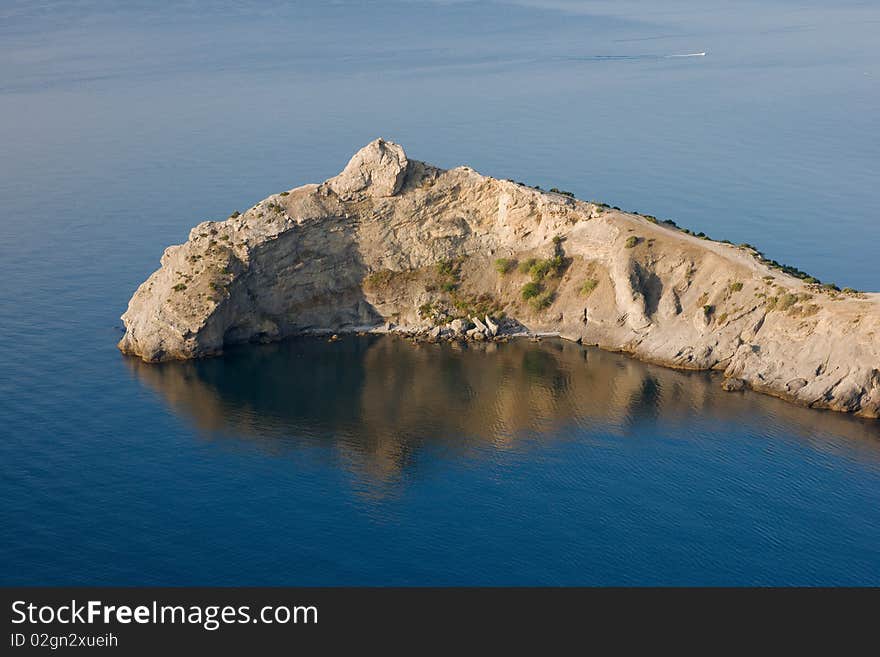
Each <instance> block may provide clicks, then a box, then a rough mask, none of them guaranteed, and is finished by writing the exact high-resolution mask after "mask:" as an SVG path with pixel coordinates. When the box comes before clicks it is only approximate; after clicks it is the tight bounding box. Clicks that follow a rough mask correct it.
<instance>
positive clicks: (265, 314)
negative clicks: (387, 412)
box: [119, 139, 880, 418]
mask: <svg viewBox="0 0 880 657" xmlns="http://www.w3.org/2000/svg"><path fill="white" fill-rule="evenodd" d="M161 262H162V266H161V267H160V269H159V270H157V271H156V272H155V273H153V274H152V275H151V276H150V277H149V279H148V280H147V281H145V282H144V283H143V284H142V285H141V286H140V287H139V288H138V290H137V291H136V292H135V294H134V296H133V297H132V299H131V301H130V303H129V307H128V310H127V311H126V312H125V314H124V315H123V316H122V319H123V322H124V324H125V327H126V333H125V336H124V337H123V338H122V340H121V341H120V343H119V348H120V349H121V350H122V351H123V352H124V353H126V354H130V355H133V356H137V357H139V358H141V359H142V360H144V361H147V362H158V361H163V360H174V359H188V358H198V357H203V356H210V355H217V354H220V353H222V352H223V349H224V347H225V346H226V345H231V344H237V343H242V342H271V341H276V340H281V339H284V338H285V337H288V336H293V335H302V334H321V335H328V336H329V339H333V338H332V336H333V335H334V334H336V335H339V334H342V333H352V332H361V331H370V332H395V333H400V334H403V335H406V336H407V337H408V338H409V339H411V340H413V341H415V342H426V341H444V340H456V341H462V340H467V341H503V340H507V339H510V338H511V337H527V336H540V335H554V336H559V337H561V338H565V339H568V340H573V341H576V342H579V343H582V344H585V345H595V346H599V347H601V348H602V349H606V350H609V351H617V352H623V353H627V354H630V355H632V356H634V357H636V358H639V359H642V360H645V361H649V362H652V363H656V364H661V365H665V366H668V367H673V368H678V369H693V370H710V369H711V370H718V371H721V372H723V374H724V381H723V384H722V385H723V387H724V389H726V390H743V389H753V390H756V391H759V392H763V393H767V394H771V395H774V396H777V397H782V398H784V399H788V400H790V401H793V402H795V403H798V404H801V405H805V406H810V407H815V408H827V409H832V410H838V411H846V412H851V413H855V414H857V415H860V416H863V417H871V418H876V417H878V416H880V296H878V295H877V294H872V293H863V292H859V291H856V290H850V289H848V288H845V289H843V290H840V289H838V288H837V286H834V285H830V284H822V283H820V282H819V281H818V280H816V279H815V278H812V277H810V276H809V275H807V274H806V273H804V272H801V271H800V270H798V269H797V268H794V267H788V266H785V265H780V264H779V263H777V262H775V261H772V260H768V259H766V258H764V256H763V254H761V253H760V252H759V251H757V250H756V249H755V248H754V247H752V246H751V245H748V244H740V245H734V244H730V243H726V242H717V241H714V240H711V239H709V238H708V237H707V236H705V235H703V234H702V233H696V234H694V233H693V232H691V231H689V230H685V229H681V228H679V227H677V226H676V225H675V223H674V222H671V221H665V222H664V221H660V220H658V219H656V218H655V217H652V216H650V215H640V214H637V213H628V212H623V211H621V210H619V209H617V208H610V207H609V206H607V205H606V204H603V203H597V202H594V201H581V200H579V199H576V198H574V196H573V195H572V194H569V193H567V192H563V191H560V190H556V189H553V190H550V191H545V190H541V189H538V188H532V187H528V186H526V185H524V184H522V183H517V182H514V181H509V180H498V179H495V178H491V177H488V176H483V175H481V174H479V173H477V172H476V171H474V170H473V169H470V168H469V167H457V168H455V169H449V170H443V169H439V168H437V167H433V166H431V165H429V164H426V163H424V162H418V161H415V160H409V159H408V158H407V156H406V154H405V153H404V151H403V148H401V147H400V146H399V145H397V144H394V143H392V142H388V141H385V140H381V139H379V140H376V141H374V142H371V143H370V144H368V145H367V146H366V147H364V148H363V149H361V150H360V151H358V153H356V154H355V155H354V157H352V159H351V161H350V162H349V163H348V165H347V166H346V167H345V169H344V170H343V171H342V173H340V174H339V175H338V176H335V177H333V178H330V179H329V180H327V181H325V182H324V183H321V184H311V185H304V186H302V187H297V188H294V189H291V190H289V191H285V192H281V193H279V194H275V195H273V196H270V197H269V198H267V199H264V200H263V201H261V202H259V203H257V204H256V205H254V206H253V207H251V208H249V209H247V210H246V211H245V212H241V213H239V212H234V213H233V214H232V215H230V217H229V218H228V219H225V220H223V221H207V222H203V223H201V224H199V225H198V226H196V227H195V228H193V230H192V231H191V232H190V235H189V239H188V241H187V242H186V243H185V244H182V245H177V246H172V247H169V248H168V249H166V250H165V253H164V254H163V256H162V261H161Z"/></svg>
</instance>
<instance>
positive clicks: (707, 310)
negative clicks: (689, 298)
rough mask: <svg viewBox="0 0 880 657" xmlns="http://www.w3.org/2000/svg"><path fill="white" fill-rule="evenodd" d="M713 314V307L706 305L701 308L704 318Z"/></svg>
mask: <svg viewBox="0 0 880 657" xmlns="http://www.w3.org/2000/svg"><path fill="white" fill-rule="evenodd" d="M714 312H715V306H712V305H709V304H706V305H705V306H703V314H704V315H706V317H708V316H709V315H711V314H712V313H714Z"/></svg>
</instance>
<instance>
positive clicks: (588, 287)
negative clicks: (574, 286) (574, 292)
mask: <svg viewBox="0 0 880 657" xmlns="http://www.w3.org/2000/svg"><path fill="white" fill-rule="evenodd" d="M597 285H599V281H597V280H596V279H595V278H588V279H587V280H585V281H584V282H583V284H582V285H581V289H580V293H581V295H582V296H585V297H586V296H589V295H590V294H591V293H592V292H593V290H595V289H596V286H597Z"/></svg>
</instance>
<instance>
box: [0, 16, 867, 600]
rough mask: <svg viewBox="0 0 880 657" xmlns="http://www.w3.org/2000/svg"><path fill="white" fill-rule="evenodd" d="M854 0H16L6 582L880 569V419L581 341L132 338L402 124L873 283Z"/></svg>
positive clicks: (556, 182) (823, 576)
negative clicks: (146, 359) (275, 206)
mask: <svg viewBox="0 0 880 657" xmlns="http://www.w3.org/2000/svg"><path fill="white" fill-rule="evenodd" d="M827 4H828V3H819V2H811V1H809V0H804V1H799V2H795V1H794V0H791V1H789V0H774V1H772V2H762V3H757V2H756V3H737V4H736V5H735V6H734V5H731V4H730V3H725V2H720V1H718V2H715V1H710V2H699V3H698V2H694V1H693V0H673V1H672V2H664V3H650V4H648V3H636V2H615V3H610V2H598V1H596V2H586V3H575V2H566V1H565V0H558V1H557V2H537V1H536V2H522V3H517V4H510V3H504V2H498V3H477V2H474V3H466V2H465V3H432V2H399V3H393V2H373V3H363V2H339V3H318V2H314V3H312V2H308V3H306V2H303V3H292V4H291V3H280V2H261V3H256V2H206V1H204V0H197V1H195V2H190V3H186V4H185V5H182V6H181V7H178V8H175V9H173V10H172V9H168V8H165V7H164V6H162V5H157V4H156V3H147V2H141V3H124V6H123V5H120V4H119V3H113V2H109V1H105V0H92V1H79V2H76V1H69V2H62V1H58V2H45V3H34V2H25V1H24V0H11V1H10V2H5V3H3V5H2V6H0V145H2V150H3V155H4V157H2V158H0V201H2V205H3V213H2V217H0V275H2V280H3V286H2V288H0V526H2V527H3V529H4V531H3V533H2V537H0V583H39V584H49V583H67V582H79V583H95V584H99V583H106V584H137V583H164V584H188V583H204V584H221V583H226V584H244V583H252V584H261V583H267V584H296V583H313V584H345V583H377V584H383V583H406V584H415V583H424V584H432V583H434V584H447V583H460V584H499V583H502V584H505V583H520V584H536V583H553V584H556V583H606V584H621V583H645V584H649V583H715V584H717V583H725V584H726V583H761V584H764V583H803V584H813V583H825V584H828V583H873V584H878V583H880V575H878V572H880V552H878V548H877V545H880V541H878V539H880V511H878V509H880V503H878V502H880V500H878V490H880V487H878V484H880V459H878V453H880V426H878V425H877V423H872V422H866V421H859V420H856V419H854V418H848V417H844V416H841V415H837V414H832V413H822V412H814V411H808V410H805V409H800V408H796V407H793V406H790V405H788V404H784V403H782V402H779V401H777V400H774V399H770V398H765V397H759V396H757V395H753V394H724V393H721V392H720V391H719V389H718V385H717V383H718V382H717V380H715V379H713V377H712V376H711V375H705V374H683V373H677V372H670V371H666V370H662V369H658V368H654V367H650V366H647V365H644V364H641V363H637V362H634V361H631V360H628V359H626V358H624V357H621V356H616V355H612V354H605V353H602V352H598V351H595V350H582V349H581V348H579V347H577V346H575V345H571V344H564V343H556V342H544V343H541V344H532V343H528V342H522V343H510V344H506V345H500V346H499V347H498V348H497V350H495V351H494V352H491V353H490V352H487V351H484V350H482V349H467V350H465V351H457V350H455V349H453V348H452V347H449V346H444V347H420V348H414V347H412V346H411V345H409V344H408V343H405V342H401V341H396V340H393V339H378V338H362V339H357V338H347V339H345V340H343V341H342V342H341V343H338V344H334V345H328V344H326V343H323V342H321V341H292V342H289V343H285V344H282V345H275V346H265V347H253V348H244V349H238V350H235V351H234V352H232V353H230V354H229V355H228V356H226V357H224V358H222V359H214V360H209V361H204V362H200V363H184V364H169V365H163V366H159V367H150V366H144V365H142V364H139V363H137V362H134V361H130V360H128V359H124V358H122V357H121V356H120V355H119V354H118V352H117V351H116V350H115V347H114V344H115V342H116V340H118V338H119V337H120V333H119V320H118V316H119V315H120V314H121V312H122V311H123V310H124V307H125V304H126V302H127V300H128V298H129V296H130V294H131V292H132V291H133V290H134V288H135V287H136V285H137V284H138V283H139V282H140V281H142V280H143V279H144V278H145V277H146V276H147V275H148V274H149V273H150V271H152V270H153V269H154V268H155V267H156V266H157V265H158V257H159V255H160V254H161V252H162V249H163V248H164V247H165V246H167V245H168V244H171V243H175V242H180V241H182V240H184V239H185V238H186V235H187V233H188V231H189V228H190V226H192V225H193V224H195V223H196V222H197V221H200V220H203V219H206V218H222V217H225V216H227V215H228V214H229V212H230V211H231V210H233V209H236V208H239V209H242V208H245V207H248V206H249V205H250V204H251V203H253V202H254V201H256V200H258V199H259V198H262V197H264V196H266V195H268V194H269V193H271V192H275V191H277V190H279V189H286V188H289V187H291V186H293V185H296V184H300V183H303V182H307V181H319V180H322V179H324V178H326V177H328V176H330V175H332V174H334V173H336V172H337V171H339V170H340V169H341V168H342V166H343V165H344V164H345V162H346V160H347V158H348V157H349V155H350V154H351V153H352V152H353V151H354V150H355V149H356V148H357V147H359V146H360V145H362V144H364V143H366V142H367V141H369V140H370V139H372V138H374V137H375V136H377V135H383V136H385V137H387V138H392V139H395V140H396V141H399V142H401V143H402V144H404V146H405V147H406V148H407V150H408V152H409V154H410V155H411V156H412V157H415V158H418V159H425V160H428V161H431V162H434V163H436V164H439V165H441V166H453V165H456V164H460V163H468V164H470V165H472V166H474V167H475V168H476V169H478V170H480V171H482V172H484V173H487V174H491V175H495V176H498V177H504V178H506V177H510V178H514V179H517V180H524V181H527V182H529V183H531V184H540V185H542V186H544V187H551V186H557V187H560V188H563V189H570V190H571V191H574V192H576V193H577V194H578V195H579V196H581V197H585V198H595V199H599V200H603V201H607V202H609V203H611V204H614V205H619V206H621V207H624V208H628V209H636V210H641V211H643V212H651V213H652V214H656V215H658V216H661V217H664V218H665V217H670V218H674V219H675V220H677V221H678V222H679V223H680V224H682V225H686V226H690V227H693V228H695V229H698V230H704V231H706V232H707V233H709V234H710V235H712V236H713V237H717V238H727V239H731V240H733V241H737V242H738V241H749V242H752V243H754V244H756V245H758V246H759V247H761V248H762V250H764V251H765V252H766V254H767V256H768V257H771V258H774V259H777V260H779V261H781V262H787V263H790V264H794V265H797V266H799V267H801V268H802V269H805V270H806V271H809V272H810V273H812V274H814V275H816V276H818V277H820V278H822V279H824V280H829V281H835V282H837V283H838V284H840V285H850V286H853V287H858V288H866V289H874V290H876V289H878V288H880V279H878V276H877V267H876V256H875V251H876V245H877V243H878V242H880V222H878V221H877V218H876V215H877V212H876V208H877V207H878V205H880V196H878V187H877V185H876V180H877V179H878V178H880V158H878V157H877V154H878V153H880V130H877V127H878V125H877V116H878V115H880V112H878V109H880V90H878V86H877V79H878V76H880V68H878V62H880V45H878V44H880V42H878V40H877V39H876V32H877V26H878V25H880V10H878V9H877V7H876V6H875V5H874V3H860V2H845V3H835V5H834V6H833V7H828V6H824V5H827ZM655 5H656V6H655ZM703 51H705V52H706V53H707V54H706V56H705V57H671V55H680V54H688V53H696V52H703Z"/></svg>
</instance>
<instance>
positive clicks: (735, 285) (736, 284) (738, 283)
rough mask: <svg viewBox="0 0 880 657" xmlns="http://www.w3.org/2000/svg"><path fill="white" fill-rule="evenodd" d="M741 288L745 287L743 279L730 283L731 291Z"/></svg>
mask: <svg viewBox="0 0 880 657" xmlns="http://www.w3.org/2000/svg"><path fill="white" fill-rule="evenodd" d="M741 289H743V284H742V281H734V282H733V283H731V284H730V291H731V292H739V291H740V290H741Z"/></svg>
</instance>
